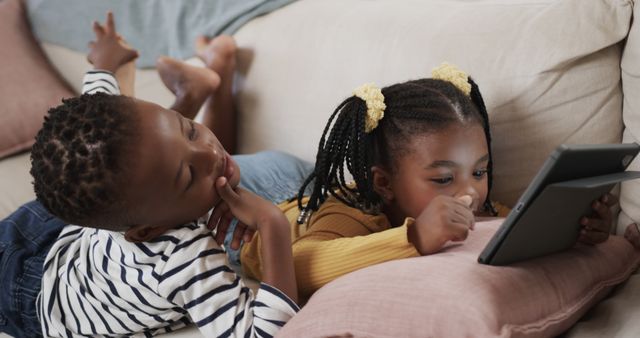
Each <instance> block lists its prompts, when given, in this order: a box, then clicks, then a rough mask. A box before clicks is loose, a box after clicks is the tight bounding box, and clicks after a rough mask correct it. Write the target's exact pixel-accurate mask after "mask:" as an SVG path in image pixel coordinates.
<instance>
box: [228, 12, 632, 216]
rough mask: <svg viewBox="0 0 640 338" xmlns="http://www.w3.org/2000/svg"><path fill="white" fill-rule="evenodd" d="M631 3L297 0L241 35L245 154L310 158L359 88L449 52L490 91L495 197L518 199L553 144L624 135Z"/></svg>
mask: <svg viewBox="0 0 640 338" xmlns="http://www.w3.org/2000/svg"><path fill="white" fill-rule="evenodd" d="M391 3H393V5H391ZM390 7H393V13H392V15H393V17H394V18H402V20H395V19H394V20H391V19H390V18H389V15H390V13H389V8H390ZM631 12H632V3H631V1H630V0H627V1H621V0H603V1H600V0H561V1H554V0H536V1H530V0H503V1H500V0H486V1H428V2H425V1H419V0H415V1H402V2H397V1H391V0H388V1H375V2H372V1H359V2H352V1H349V2H346V1H340V0H324V1H310V0H301V1H299V2H296V3H294V4H292V5H289V6H287V7H285V8H283V9H281V10H279V11H276V12H274V13H271V14H269V15H267V16H264V17H261V18H258V19H255V20H253V21H252V22H250V23H249V24H247V25H246V26H245V27H243V28H242V29H241V30H240V31H238V32H237V34H236V37H237V40H238V42H239V45H240V47H241V48H242V49H243V50H242V51H241V54H240V62H239V65H240V71H241V73H242V74H241V76H240V77H239V82H238V86H239V88H240V89H241V90H240V92H239V96H238V100H237V102H238V104H239V108H240V111H241V115H240V123H239V125H240V134H241V140H242V141H241V151H243V152H252V151H256V150H259V149H264V148H276V149H281V150H286V151H289V152H292V153H294V154H297V155H300V156H302V157H304V158H306V159H313V157H314V154H315V151H316V148H317V144H318V141H319V139H320V135H321V132H322V129H323V126H324V125H325V123H326V120H327V118H328V116H329V115H330V113H331V112H332V111H333V109H335V107H336V105H337V104H338V103H340V102H341V101H342V100H343V99H344V98H345V97H347V96H349V95H350V93H351V91H352V89H353V88H355V87H356V86H358V85H360V84H362V83H365V82H372V81H373V82H375V83H377V84H378V85H389V84H392V83H396V82H401V81H405V80H408V79H412V78H419V77H425V76H429V74H430V70H431V68H432V67H434V66H437V65H438V64H440V63H441V62H442V61H444V60H446V61H449V62H451V63H454V64H457V65H458V66H460V67H461V68H462V69H465V70H467V71H468V72H469V73H470V74H471V75H473V76H474V77H475V79H476V80H477V82H478V83H479V85H480V88H481V90H482V91H483V93H484V95H485V100H486V101H487V106H488V109H489V113H490V116H491V123H492V128H493V133H494V143H493V147H494V151H495V168H496V170H495V176H496V178H495V190H494V191H495V192H494V198H495V199H497V200H499V201H501V202H504V203H507V204H510V205H511V204H513V203H514V202H515V201H516V200H517V198H518V197H519V196H520V194H521V193H522V191H523V190H524V189H525V187H526V186H527V184H528V182H529V181H530V180H531V178H532V177H533V175H534V174H535V173H536V172H537V170H538V168H539V167H540V166H541V164H542V162H543V161H544V159H545V158H546V157H547V155H548V154H549V153H550V152H551V151H552V150H553V149H554V148H555V147H556V146H557V145H559V144H561V143H608V142H619V141H620V139H621V134H622V117H621V105H622V94H621V88H620V44H619V42H620V41H621V40H622V39H624V37H625V36H626V34H627V31H628V29H629V25H630V18H631ZM420 41H424V43H420Z"/></svg>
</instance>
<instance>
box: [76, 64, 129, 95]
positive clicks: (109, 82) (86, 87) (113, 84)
mask: <svg viewBox="0 0 640 338" xmlns="http://www.w3.org/2000/svg"><path fill="white" fill-rule="evenodd" d="M82 93H83V94H95V93H106V94H110V95H120V87H119V86H118V81H117V80H116V78H115V76H114V75H113V73H111V72H110V71H107V70H100V69H94V70H90V71H88V72H86V73H85V74H84V79H83V80H82Z"/></svg>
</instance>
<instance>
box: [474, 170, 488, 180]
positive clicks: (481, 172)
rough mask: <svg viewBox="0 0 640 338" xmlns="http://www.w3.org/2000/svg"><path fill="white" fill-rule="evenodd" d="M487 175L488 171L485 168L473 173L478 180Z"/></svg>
mask: <svg viewBox="0 0 640 338" xmlns="http://www.w3.org/2000/svg"><path fill="white" fill-rule="evenodd" d="M486 174H487V169H486V168H483V169H479V170H476V171H474V172H473V176H475V177H476V178H482V177H484V175H486Z"/></svg>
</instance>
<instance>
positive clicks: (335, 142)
mask: <svg viewBox="0 0 640 338" xmlns="http://www.w3.org/2000/svg"><path fill="white" fill-rule="evenodd" d="M490 141H491V137H490V133H489V123H488V116H487V111H486V108H485V105H484V102H483V99H482V96H481V95H480V91H479V89H478V86H477V85H476V84H475V82H474V81H473V80H472V79H471V78H469V77H468V76H467V75H466V74H465V73H464V72H462V71H460V70H459V69H457V68H455V67H453V66H451V65H448V64H443V65H442V66H441V67H439V68H437V69H435V70H434V72H433V78H431V79H421V80H415V81H408V82H405V83H400V84H395V85H392V86H389V87H386V88H383V89H378V88H375V87H374V86H372V85H365V86H362V87H360V88H358V89H356V90H355V91H354V95H353V96H352V97H349V98H347V99H346V100H345V101H343V102H342V103H341V104H340V105H339V106H338V108H337V109H336V110H335V111H334V113H333V115H332V116H331V117H330V119H329V122H328V123H327V126H326V127H325V130H324V133H323V136H322V138H321V140H320V145H319V149H318V153H317V157H316V164H315V168H314V170H313V172H312V173H311V174H310V175H309V176H308V177H307V179H306V180H305V181H304V183H303V184H302V187H301V188H300V193H299V194H298V198H297V205H298V207H299V208H300V209H301V210H302V212H301V213H300V217H299V218H298V222H297V223H296V222H292V224H293V227H292V238H293V239H294V241H293V255H294V261H295V270H296V278H297V281H298V287H299V291H300V297H301V298H303V299H304V298H307V297H308V296H310V295H311V294H312V293H313V292H314V291H315V290H317V289H318V288H320V287H321V286H323V285H324V284H326V283H328V282H330V281H331V280H333V279H335V278H337V277H339V276H341V275H344V274H346V273H348V272H351V271H354V270H357V269H360V268H363V267H367V266H370V265H373V264H377V263H381V262H385V261H389V260H393V259H400V258H407V257H415V256H419V255H429V254H433V253H436V252H438V251H439V250H441V249H442V248H443V247H444V246H445V245H446V244H447V243H448V242H450V241H451V242H460V241H463V240H465V239H466V237H467V234H468V231H469V230H473V227H474V214H476V215H490V216H496V215H498V216H504V215H506V213H507V212H508V210H507V209H506V208H504V207H501V206H498V205H494V204H492V203H491V200H490V198H489V193H490V190H491V183H492V182H491V181H492V176H491V173H492V157H491V151H490ZM345 172H346V173H347V174H349V175H351V176H352V179H353V182H351V181H350V179H351V178H349V177H348V176H347V175H346V174H345ZM309 187H311V192H310V196H309V197H308V198H307V197H304V196H306V193H305V190H306V189H307V188H309ZM613 203H615V199H614V198H612V196H609V195H607V196H604V197H603V199H602V200H601V201H600V202H598V201H596V202H595V204H594V210H595V214H594V217H592V218H585V219H583V220H582V221H583V225H584V226H585V229H588V230H590V231H589V232H586V233H585V234H584V235H583V237H582V240H583V241H585V242H591V243H596V242H601V241H604V240H606V238H607V237H608V230H609V228H610V226H611V223H612V222H611V216H610V211H609V207H610V205H612V204H613ZM291 204H293V203H290V205H288V206H287V205H281V209H283V210H284V211H285V212H286V213H287V215H288V216H289V218H290V221H291V215H292V212H291V209H295V208H292V205H291ZM214 213H215V212H214ZM217 218H218V217H213V219H217ZM223 223H224V222H223ZM240 232H241V231H240ZM237 233H238V231H236V234H237ZM250 235H251V234H249V235H248V236H245V240H246V239H249V238H250V237H251V236H250ZM240 237H241V236H239V235H238V236H236V238H237V241H236V243H235V245H231V248H232V249H233V248H237V247H238V243H239V239H240ZM247 244H248V245H245V246H243V248H242V251H241V256H240V261H241V263H242V266H243V268H244V270H245V272H246V273H247V274H249V275H250V276H253V277H257V278H258V279H260V276H261V272H260V265H261V264H260V261H259V259H256V258H257V252H258V248H259V245H260V244H259V241H256V240H253V241H251V242H250V243H247Z"/></svg>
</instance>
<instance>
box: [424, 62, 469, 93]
mask: <svg viewBox="0 0 640 338" xmlns="http://www.w3.org/2000/svg"><path fill="white" fill-rule="evenodd" d="M431 77H432V78H434V79H436V80H442V81H447V82H451V84H453V85H454V86H456V87H457V88H458V89H460V90H461V91H462V92H463V93H465V94H466V95H467V96H469V95H470V94H471V84H470V83H469V75H467V73H465V72H463V71H462V70H460V69H459V68H458V67H456V66H454V65H452V64H450V63H446V62H443V63H442V64H441V65H440V66H438V67H436V68H434V69H433V70H431Z"/></svg>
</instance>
